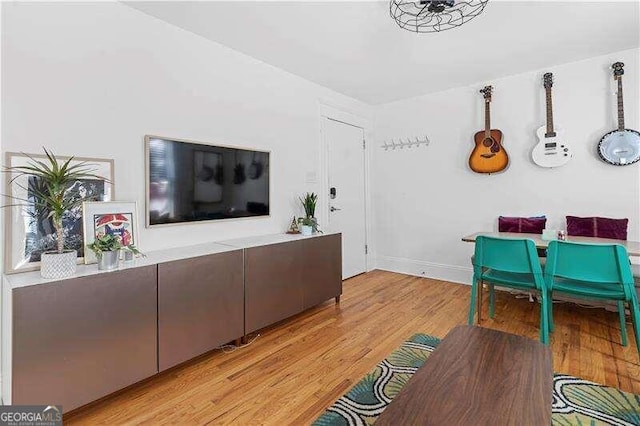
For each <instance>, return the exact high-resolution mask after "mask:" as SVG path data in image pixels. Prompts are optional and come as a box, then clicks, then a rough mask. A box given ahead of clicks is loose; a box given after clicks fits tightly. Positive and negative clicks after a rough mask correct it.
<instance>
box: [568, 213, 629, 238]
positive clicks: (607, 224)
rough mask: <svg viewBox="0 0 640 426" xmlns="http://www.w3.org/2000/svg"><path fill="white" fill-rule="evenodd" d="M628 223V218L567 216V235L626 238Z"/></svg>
mask: <svg viewBox="0 0 640 426" xmlns="http://www.w3.org/2000/svg"><path fill="white" fill-rule="evenodd" d="M628 224H629V219H611V218H608V217H576V216H567V235H574V236H576V237H598V238H611V239H614V240H626V239H627V225H628Z"/></svg>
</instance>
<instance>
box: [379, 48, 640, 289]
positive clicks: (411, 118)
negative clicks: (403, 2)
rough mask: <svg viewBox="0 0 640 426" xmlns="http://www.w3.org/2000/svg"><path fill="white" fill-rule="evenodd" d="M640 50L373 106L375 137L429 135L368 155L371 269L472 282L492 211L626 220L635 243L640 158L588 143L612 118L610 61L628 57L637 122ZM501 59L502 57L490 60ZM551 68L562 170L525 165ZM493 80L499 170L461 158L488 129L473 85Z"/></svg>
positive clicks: (631, 115) (493, 219)
mask: <svg viewBox="0 0 640 426" xmlns="http://www.w3.org/2000/svg"><path fill="white" fill-rule="evenodd" d="M639 56H640V50H638V49H634V50H626V51H622V52H617V53H614V54H610V55H606V56H600V57H596V58H591V59H588V60H584V61H580V62H574V63H569V64H564V65H559V66H556V67H551V68H548V69H544V70H538V71H533V72H528V73H525V74H519V75H514V76H510V77H506V78H501V79H496V80H493V81H489V82H479V83H478V84H475V85H473V86H469V87H461V88H457V89H452V90H448V91H445V92H440V93H435V94H431V95H427V96H421V97H417V98H413V99H408V100H403V101H398V102H394V103H390V104H385V105H382V106H380V107H377V108H376V110H375V135H376V141H377V144H378V145H380V144H381V143H382V142H383V141H384V140H389V139H390V138H398V137H407V136H422V135H424V134H426V135H428V136H429V138H430V139H431V145H430V146H429V147H426V148H425V147H421V148H419V149H416V148H412V149H410V150H407V149H405V150H396V151H387V152H385V151H384V150H382V149H380V148H377V149H376V151H375V153H374V161H373V167H372V169H373V172H372V176H373V184H372V187H373V191H374V203H375V211H376V222H375V229H376V235H375V237H376V241H377V263H378V267H380V268H383V269H390V270H395V271H401V272H407V273H412V274H417V275H421V274H422V273H423V272H424V275H426V276H430V277H436V278H442V279H448V280H452V281H458V282H465V283H470V280H471V268H470V260H469V256H470V255H471V254H472V252H473V245H472V244H469V243H463V242H461V241H460V239H461V237H463V236H464V235H466V234H470V233H472V232H475V231H492V230H497V217H498V216H499V215H518V216H529V215H538V214H546V215H547V217H548V222H547V224H548V226H549V227H550V228H554V229H564V228H565V223H564V216H565V215H568V214H569V215H578V216H581V215H582V216H594V215H598V216H609V217H628V218H629V220H630V222H629V236H628V238H629V239H630V240H636V241H640V199H639V198H640V195H639V194H640V165H639V164H635V165H631V166H626V167H614V166H610V165H607V164H605V163H604V162H602V161H601V160H600V159H599V158H598V156H597V154H596V145H597V143H598V141H599V139H600V137H601V136H602V135H604V134H605V133H606V132H608V131H610V130H613V129H615V128H616V126H617V122H616V119H617V115H616V111H617V110H616V106H615V105H616V104H615V102H616V98H615V91H616V88H615V83H614V81H613V78H612V74H611V69H610V66H611V64H612V63H613V62H614V61H616V60H621V61H623V62H624V63H625V72H626V73H625V78H624V93H625V111H626V114H625V116H626V127H627V128H631V129H638V130H640V120H639V118H638V115H639V114H640V108H639V106H638V104H639V102H640V96H639V94H638V92H639V90H640V86H639V82H638V78H637V76H638V73H639V71H640V61H639ZM496 66H497V67H498V66H499V64H496ZM547 71H549V72H553V73H554V77H555V83H554V86H553V91H554V121H555V124H556V125H557V126H559V127H562V128H563V129H564V130H565V135H566V140H567V141H568V142H569V143H571V144H572V146H573V149H574V152H575V156H574V158H573V160H572V161H571V162H570V163H569V164H567V165H566V166H564V167H561V168H558V169H543V168H540V167H538V166H536V165H535V164H533V163H532V161H531V160H530V153H531V149H532V148H533V146H534V145H535V144H536V142H537V139H536V137H535V130H536V129H537V128H538V127H539V126H541V125H543V124H544V123H545V97H544V90H543V89H542V74H543V73H544V72H547ZM485 84H492V85H493V86H494V96H493V103H492V105H491V112H492V114H491V115H492V127H493V128H499V129H501V130H502V131H503V132H504V135H505V136H504V146H505V149H506V150H507V152H508V153H509V155H510V160H511V162H510V166H509V168H508V169H507V170H506V172H504V173H501V174H495V175H490V176H487V175H479V174H476V173H473V172H472V171H471V170H470V169H469V167H468V165H467V161H468V158H469V154H470V153H471V150H472V148H473V135H474V133H475V132H476V131H479V130H482V129H483V128H484V104H483V100H482V97H481V95H480V94H479V93H478V90H479V89H480V88H482V87H483V86H484V85H485Z"/></svg>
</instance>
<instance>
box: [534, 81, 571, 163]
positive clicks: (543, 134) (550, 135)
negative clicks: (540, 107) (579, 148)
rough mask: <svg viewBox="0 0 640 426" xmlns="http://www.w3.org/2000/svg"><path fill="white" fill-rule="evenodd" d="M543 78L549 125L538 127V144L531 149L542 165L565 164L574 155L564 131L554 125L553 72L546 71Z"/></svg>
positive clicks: (535, 160)
mask: <svg viewBox="0 0 640 426" xmlns="http://www.w3.org/2000/svg"><path fill="white" fill-rule="evenodd" d="M542 80H543V86H544V90H545V92H546V95H547V125H546V126H542V127H540V128H539V129H538V131H537V132H536V134H537V135H538V144H537V145H536V146H535V147H534V148H533V151H531V157H532V158H533V162H534V163H536V164H537V165H538V166H540V167H559V166H564V165H565V164H567V163H568V162H569V160H571V158H572V157H573V151H572V150H571V147H570V146H569V144H568V143H567V141H565V139H564V136H563V135H562V131H561V130H560V129H557V128H555V127H554V125H553V105H552V101H551V87H553V74H551V73H550V72H548V73H545V75H544V77H543V78H542Z"/></svg>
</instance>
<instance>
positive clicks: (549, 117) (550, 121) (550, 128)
mask: <svg viewBox="0 0 640 426" xmlns="http://www.w3.org/2000/svg"><path fill="white" fill-rule="evenodd" d="M545 90H546V92H547V133H546V134H545V136H547V137H553V136H555V135H556V132H555V130H554V129H553V100H552V98H551V87H547V88H545Z"/></svg>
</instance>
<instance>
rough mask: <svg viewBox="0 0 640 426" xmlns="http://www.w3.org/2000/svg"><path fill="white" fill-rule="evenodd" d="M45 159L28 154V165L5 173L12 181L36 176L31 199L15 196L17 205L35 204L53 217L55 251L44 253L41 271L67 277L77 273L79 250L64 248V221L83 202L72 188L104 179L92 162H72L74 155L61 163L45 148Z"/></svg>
mask: <svg viewBox="0 0 640 426" xmlns="http://www.w3.org/2000/svg"><path fill="white" fill-rule="evenodd" d="M44 153H45V155H46V158H45V159H43V160H39V159H36V158H34V157H32V156H30V155H28V154H25V155H26V156H27V157H29V160H30V161H29V163H28V164H27V165H25V166H15V167H6V168H5V169H4V171H5V172H7V173H10V174H11V175H12V177H11V180H10V183H13V182H15V180H16V179H17V178H19V177H21V176H29V177H33V178H35V180H36V184H34V185H33V187H30V190H31V191H33V194H34V196H33V197H31V198H29V199H19V198H16V197H12V196H10V195H8V197H9V198H13V199H14V200H15V201H16V202H17V204H13V205H24V206H29V207H32V208H33V209H34V210H35V211H37V212H41V213H42V214H44V215H48V216H47V217H49V218H51V221H52V225H53V228H54V229H55V244H56V250H55V251H46V252H44V253H42V256H41V259H40V274H41V275H42V277H43V278H56V279H57V278H65V277H68V276H71V275H73V274H74V273H75V272H76V262H77V257H78V255H77V253H76V251H75V250H66V249H65V229H64V223H63V220H64V219H65V217H66V216H67V215H68V214H69V212H70V211H72V210H73V209H74V208H76V207H77V206H78V205H80V204H82V202H83V201H87V200H86V199H83V198H82V197H80V196H79V194H78V191H77V190H72V189H70V188H71V187H72V185H73V183H74V182H76V181H78V180H83V179H102V180H104V179H103V178H102V177H100V176H97V175H95V174H94V173H93V171H94V166H93V165H92V164H89V163H86V162H81V163H77V164H71V162H72V161H73V160H74V157H71V158H69V159H68V160H66V161H64V162H61V161H58V159H57V158H56V157H55V155H53V153H52V152H51V151H48V150H47V149H46V148H44Z"/></svg>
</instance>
